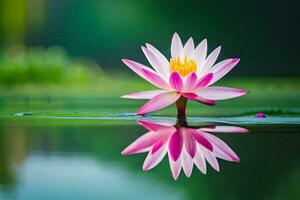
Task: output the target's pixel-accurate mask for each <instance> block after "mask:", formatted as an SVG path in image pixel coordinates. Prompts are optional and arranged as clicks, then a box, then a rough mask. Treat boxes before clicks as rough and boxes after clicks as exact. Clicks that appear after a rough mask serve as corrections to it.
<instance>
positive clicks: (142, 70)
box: [122, 33, 247, 115]
mask: <svg viewBox="0 0 300 200" xmlns="http://www.w3.org/2000/svg"><path fill="white" fill-rule="evenodd" d="M220 50H221V47H218V48H216V49H215V50H214V51H213V52H212V53H210V54H209V55H208V56H207V57H206V54H207V41H206V39H204V40H203V41H202V42H201V43H200V44H199V45H198V46H197V47H194V41H193V39H192V38H190V39H189V40H188V41H187V42H186V44H185V45H184V46H183V44H182V42H181V39H180V37H179V35H178V34H177V33H175V34H174V35H173V38H172V44H171V58H170V61H168V59H167V58H166V57H165V56H164V55H163V54H161V53H160V52H159V50H157V49H156V48H155V47H153V46H152V45H150V44H146V46H142V51H143V52H144V54H145V56H146V57H147V59H148V61H149V63H150V64H151V66H152V67H153V68H154V70H153V69H150V68H148V67H147V66H145V65H143V64H140V63H138V62H135V61H132V60H128V59H123V60H122V61H123V62H124V63H125V64H126V65H127V66H128V67H129V68H130V69H132V70H133V71H134V72H136V73H137V74H138V75H140V76H141V77H143V78H144V79H145V80H147V81H148V82H150V83H151V84H153V85H155V86H156V87H158V88H160V89H159V90H150V91H143V92H137V93H131V94H127V95H124V96H122V98H129V99H150V100H149V101H148V102H147V103H146V104H145V105H144V106H142V107H141V108H140V109H139V110H138V111H137V114H140V115H142V114H146V113H149V112H154V111H157V110H160V109H162V108H165V107H167V106H169V105H171V104H173V103H175V102H176V105H177V109H178V112H179V115H184V114H185V105H186V100H187V99H189V100H193V101H197V102H200V103H203V104H206V105H210V106H213V105H215V104H216V102H215V101H216V100H224V99H231V98H236V97H239V96H242V95H244V94H246V93H247V92H246V91H245V90H242V89H235V88H229V87H217V86H211V85H212V84H214V83H215V82H216V81H218V80H219V79H221V78H222V77H223V76H224V75H226V74H227V73H228V72H229V71H230V70H231V69H232V68H233V67H234V66H235V65H236V64H237V63H238V62H239V61H240V59H239V58H229V59H226V60H223V61H221V62H219V63H217V64H215V62H216V60H217V58H218V56H219V53H220Z"/></svg>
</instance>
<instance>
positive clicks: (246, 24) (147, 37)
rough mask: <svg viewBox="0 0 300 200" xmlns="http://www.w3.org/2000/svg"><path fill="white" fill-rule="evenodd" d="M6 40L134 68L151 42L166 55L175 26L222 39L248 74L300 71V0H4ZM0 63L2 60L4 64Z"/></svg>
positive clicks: (211, 40) (225, 52)
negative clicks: (125, 62)
mask: <svg viewBox="0 0 300 200" xmlns="http://www.w3.org/2000/svg"><path fill="white" fill-rule="evenodd" d="M0 2H1V4H0V6H1V7H0V16H1V17H0V22H1V23H0V41H1V42H0V43H1V49H2V50H5V49H6V48H8V47H11V45H16V44H17V45H20V44H21V45H25V47H26V48H30V49H31V48H34V47H37V46H38V47H43V48H49V47H52V46H60V47H63V48H64V49H65V50H66V52H68V53H69V54H70V55H71V56H72V57H82V58H87V59H93V60H95V61H96V63H97V64H98V65H99V66H101V68H103V69H104V70H111V69H116V70H122V71H126V72H127V71H128V70H127V69H126V68H125V67H124V66H123V65H122V64H121V62H120V59H121V58H124V57H126V58H134V59H136V60H138V61H143V62H146V60H145V59H144V56H143V55H142V52H141V51H140V46H141V45H143V44H144V43H145V42H149V43H152V44H154V45H155V46H156V47H158V48H159V49H160V50H161V51H162V52H163V53H165V55H167V57H168V56H169V55H170V54H169V49H170V40H171V37H172V34H173V33H174V32H175V31H176V32H178V33H179V34H180V35H181V36H182V38H183V39H184V40H186V39H188V37H190V36H192V37H193V38H194V39H195V41H196V42H197V43H198V42H200V41H201V40H202V39H204V38H207V39H208V44H209V49H210V50H212V49H214V48H216V47H217V46H218V45H222V46H223V49H222V53H221V57H220V59H222V58H227V57H241V58H242V60H241V63H240V64H239V67H238V70H234V71H233V73H232V75H233V76H234V75H242V76H263V77H266V76H298V75H299V74H300V68H299V66H298V65H299V59H298V55H299V52H300V47H299V42H300V39H299V34H300V25H299V17H300V12H299V7H300V3H299V1H298V0H287V1H281V0H274V1H259V0H252V1H238V0H214V1H188V2H186V1H180V0H173V1H159V0H152V1H150V0H143V1H138V0H114V1H111V0H85V1H81V0H1V1H0ZM1 67H2V66H1Z"/></svg>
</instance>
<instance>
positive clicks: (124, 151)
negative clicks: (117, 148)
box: [121, 149, 129, 156]
mask: <svg viewBox="0 0 300 200" xmlns="http://www.w3.org/2000/svg"><path fill="white" fill-rule="evenodd" d="M121 155H123V156H127V155H129V153H128V152H127V151H126V149H124V150H123V151H122V152H121Z"/></svg>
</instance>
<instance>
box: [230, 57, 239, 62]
mask: <svg viewBox="0 0 300 200" xmlns="http://www.w3.org/2000/svg"><path fill="white" fill-rule="evenodd" d="M240 60H241V59H240V58H232V61H233V62H240Z"/></svg>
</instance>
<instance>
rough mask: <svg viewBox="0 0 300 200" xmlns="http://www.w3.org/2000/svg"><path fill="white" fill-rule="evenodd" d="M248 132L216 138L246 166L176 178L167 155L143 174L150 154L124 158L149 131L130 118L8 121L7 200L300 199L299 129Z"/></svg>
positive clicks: (4, 152) (3, 188) (3, 174)
mask: <svg viewBox="0 0 300 200" xmlns="http://www.w3.org/2000/svg"><path fill="white" fill-rule="evenodd" d="M263 120H267V119H263ZM191 121H192V123H193V124H198V123H199V124H200V123H203V119H202V121H201V119H197V118H194V119H191ZM212 121H213V120H212ZM271 121H272V120H271ZM296 122H299V121H297V119H296ZM210 124H211V123H210ZM237 124H238V125H239V126H241V125H240V124H239V123H237ZM243 127H246V128H248V129H249V130H250V132H249V133H245V134H224V133H222V134H216V135H217V136H218V137H219V138H221V139H222V140H224V141H225V142H226V143H227V144H228V145H229V146H230V147H231V148H232V149H233V150H234V151H235V152H236V153H237V154H238V155H239V157H240V159H241V162H240V163H231V162H227V161H223V160H219V164H220V167H221V171H220V172H216V171H214V170H213V169H212V168H211V167H210V166H209V167H208V171H207V174H206V175H204V174H202V173H201V172H200V171H199V170H198V169H196V168H194V170H193V173H192V176H191V177H190V178H187V177H186V176H185V175H184V174H183V172H181V175H180V177H179V179H178V180H177V181H174V180H173V178H172V175H171V171H170V167H169V163H168V161H167V158H164V160H163V161H162V162H161V163H160V164H159V165H158V166H156V167H155V168H154V169H152V170H150V171H147V172H143V170H142V164H143V161H144V159H145V157H146V154H145V153H142V154H137V155H131V156H122V155H121V154H120V152H121V151H122V150H123V149H124V148H125V147H126V146H128V145H129V144H130V143H131V142H133V141H134V140H135V139H136V138H137V137H139V136H141V135H142V134H143V133H145V132H146V129H145V128H143V127H142V126H140V125H138V124H137V123H136V121H135V120H133V119H131V118H128V119H126V117H123V118H120V117H119V118H117V117H116V118H113V117H112V119H111V120H109V119H103V118H82V117H81V118H80V117H79V118H78V117H77V118H76V117H63V118H55V117H54V118H49V117H43V118H40V117H33V116H26V115H25V116H15V117H7V116H6V117H2V119H1V120H0V199H3V200H4V199H15V200H33V199H43V200H48V199H49V200H50V199H51V200H52V199H55V200H56V199H61V200H62V199H73V200H76V199H151V200H152V199H163V200H167V199H172V200H175V199H272V200H273V199H297V197H299V195H300V193H299V180H300V157H299V155H300V149H299V146H300V134H299V130H300V129H299V128H300V127H299V125H297V124H294V125H293V124H286V125H270V124H269V125H253V124H252V125H246V126H243Z"/></svg>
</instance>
